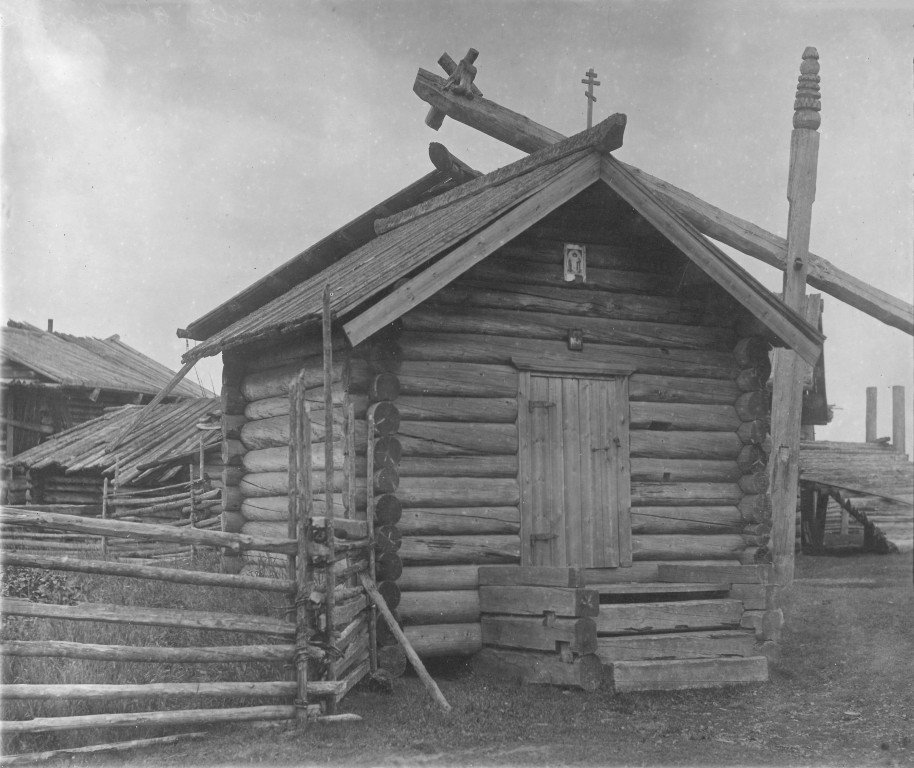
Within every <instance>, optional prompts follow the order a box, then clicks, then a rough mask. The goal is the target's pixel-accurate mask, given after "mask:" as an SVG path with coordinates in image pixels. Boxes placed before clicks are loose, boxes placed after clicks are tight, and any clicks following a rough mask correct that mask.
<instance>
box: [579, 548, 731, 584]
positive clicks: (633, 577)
mask: <svg viewBox="0 0 914 768" xmlns="http://www.w3.org/2000/svg"><path fill="white" fill-rule="evenodd" d="M671 564H676V565H687V566H689V567H693V566H704V565H724V566H737V567H741V566H740V561H739V559H738V557H737V556H733V557H731V558H728V559H725V560H683V559H682V558H680V559H679V560H674V561H667V562H663V563H661V562H657V561H654V562H634V563H632V564H631V566H629V567H627V568H585V569H584V577H585V578H586V579H587V583H588V584H589V585H591V588H592V589H597V590H600V589H602V588H603V586H604V585H608V584H620V583H627V584H631V583H639V584H642V583H649V582H655V581H657V580H658V578H659V577H658V572H659V569H660V567H661V566H663V565H671ZM674 581H675V580H674ZM682 581H687V579H682ZM698 581H714V579H698ZM722 581H723V580H722Z"/></svg>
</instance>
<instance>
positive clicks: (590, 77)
mask: <svg viewBox="0 0 914 768" xmlns="http://www.w3.org/2000/svg"><path fill="white" fill-rule="evenodd" d="M584 74H585V75H587V77H586V78H585V79H584V80H581V82H582V83H584V85H586V86H587V90H586V91H584V95H585V96H586V97H587V127H588V128H591V127H593V103H594V102H595V101H596V100H597V97H596V96H594V95H593V87H594V86H595V85H599V84H600V81H599V80H596V79H594V78H597V77H599V75H598V74H597V73H596V72H594V71H593V67H591V68H590V69H588V70H587V71H586V72H585V73H584Z"/></svg>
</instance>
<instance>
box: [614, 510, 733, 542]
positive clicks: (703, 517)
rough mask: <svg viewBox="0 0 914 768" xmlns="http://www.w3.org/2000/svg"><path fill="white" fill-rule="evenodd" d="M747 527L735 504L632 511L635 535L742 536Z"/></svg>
mask: <svg viewBox="0 0 914 768" xmlns="http://www.w3.org/2000/svg"><path fill="white" fill-rule="evenodd" d="M744 525H745V523H744V522H743V516H742V514H741V513H740V511H739V508H738V507H736V506H735V505H730V506H717V507H715V506H696V507H692V506H688V507H687V506H675V507H638V508H636V509H633V510H632V533H633V534H637V535H653V534H677V533H688V534H704V533H739V532H740V531H742V530H743V526H744Z"/></svg>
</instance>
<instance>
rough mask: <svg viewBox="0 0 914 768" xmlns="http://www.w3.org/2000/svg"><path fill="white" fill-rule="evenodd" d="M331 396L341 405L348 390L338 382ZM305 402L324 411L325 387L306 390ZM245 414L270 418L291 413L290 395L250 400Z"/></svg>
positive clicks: (251, 417) (251, 418)
mask: <svg viewBox="0 0 914 768" xmlns="http://www.w3.org/2000/svg"><path fill="white" fill-rule="evenodd" d="M330 396H331V397H332V398H333V403H334V405H340V404H342V403H344V402H345V400H346V390H345V388H344V386H343V383H342V382H336V383H335V384H333V385H332V386H331V388H330ZM305 402H307V403H312V406H311V407H312V408H313V409H314V410H317V409H318V408H320V410H321V412H323V407H324V388H323V387H322V386H320V387H312V388H311V389H306V390H305ZM244 415H245V417H246V418H247V419H249V420H254V419H269V418H272V417H273V416H288V415H289V396H288V395H287V394H282V395H275V396H273V397H267V398H263V399H259V400H253V401H251V402H249V403H248V404H247V405H246V406H245V408H244Z"/></svg>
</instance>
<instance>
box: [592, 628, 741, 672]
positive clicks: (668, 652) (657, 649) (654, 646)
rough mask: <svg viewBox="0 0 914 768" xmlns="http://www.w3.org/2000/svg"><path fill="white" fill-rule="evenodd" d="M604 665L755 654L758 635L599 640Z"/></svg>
mask: <svg viewBox="0 0 914 768" xmlns="http://www.w3.org/2000/svg"><path fill="white" fill-rule="evenodd" d="M595 653H596V654H597V656H599V657H600V660H601V661H602V662H603V663H604V664H612V663H613V662H617V661H650V660H652V659H669V658H677V659H707V658H717V657H727V656H743V657H745V656H753V655H755V635H754V634H753V633H751V632H746V631H744V630H736V629H733V630H717V631H710V632H671V633H668V634H661V635H618V636H615V637H600V638H598V639H597V649H596V651H595Z"/></svg>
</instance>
